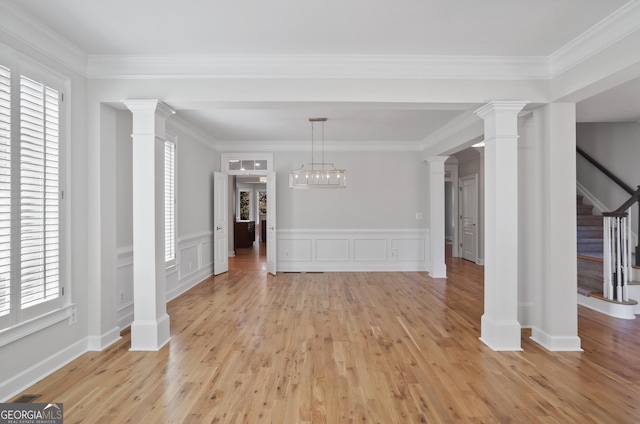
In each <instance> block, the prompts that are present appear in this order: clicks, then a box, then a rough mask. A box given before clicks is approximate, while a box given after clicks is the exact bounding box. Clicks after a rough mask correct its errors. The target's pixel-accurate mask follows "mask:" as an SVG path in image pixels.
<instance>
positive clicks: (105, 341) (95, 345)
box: [87, 327, 120, 352]
mask: <svg viewBox="0 0 640 424" xmlns="http://www.w3.org/2000/svg"><path fill="white" fill-rule="evenodd" d="M118 340H120V327H114V328H112V329H111V330H109V331H107V332H106V333H104V334H102V335H101V336H96V337H93V336H89V337H87V349H88V350H90V351H94V352H100V351H102V350H105V349H106V348H108V347H109V346H111V345H112V344H114V343H115V342H117V341H118Z"/></svg>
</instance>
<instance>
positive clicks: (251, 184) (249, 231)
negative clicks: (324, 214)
mask: <svg viewBox="0 0 640 424" xmlns="http://www.w3.org/2000/svg"><path fill="white" fill-rule="evenodd" d="M220 161H221V169H222V172H223V173H224V174H226V175H227V178H226V180H225V181H226V182H227V186H228V188H229V189H228V194H227V195H226V196H225V199H226V200H227V202H226V203H227V204H228V205H227V206H226V210H227V215H226V216H227V217H228V222H229V225H228V232H229V238H228V240H227V243H226V244H225V249H224V250H225V253H227V254H228V257H229V259H230V260H229V261H228V262H229V266H230V268H232V269H234V268H236V267H240V265H239V264H242V261H241V260H240V258H241V257H245V258H251V259H250V262H248V263H246V262H245V263H244V267H242V268H241V269H249V268H251V269H257V270H263V269H264V270H266V272H268V273H269V274H273V275H275V274H276V263H277V255H276V252H277V247H276V245H277V243H276V242H277V237H276V198H277V197H276V174H275V172H273V154H272V153H223V154H221V156H220ZM241 192H242V193H246V194H241ZM261 192H264V194H262V200H263V201H262V204H263V205H264V206H265V208H264V209H266V210H265V211H264V212H266V213H265V214H262V212H263V211H261V208H260V196H261V194H260V193H261ZM241 211H242V215H241ZM262 218H264V219H262ZM240 249H251V250H250V251H248V250H240ZM236 250H237V252H236ZM249 252H251V253H252V254H251V255H243V254H244V253H249ZM236 257H237V258H238V259H235V258H236ZM232 258H233V259H232ZM264 258H266V260H265V259H264ZM232 261H233V263H231V262H232ZM265 262H266V264H265Z"/></svg>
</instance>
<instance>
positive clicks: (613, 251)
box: [602, 186, 640, 302]
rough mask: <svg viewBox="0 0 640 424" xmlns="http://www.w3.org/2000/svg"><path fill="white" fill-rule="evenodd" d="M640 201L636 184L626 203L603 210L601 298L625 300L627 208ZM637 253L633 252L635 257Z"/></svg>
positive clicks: (628, 254)
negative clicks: (602, 279) (602, 278)
mask: <svg viewBox="0 0 640 424" xmlns="http://www.w3.org/2000/svg"><path fill="white" fill-rule="evenodd" d="M638 201H640V186H638V189H637V190H636V191H635V192H634V193H633V196H631V197H630V198H629V199H628V200H627V201H626V202H624V203H623V204H622V206H620V207H619V208H618V209H616V210H615V211H613V212H604V213H603V214H602V216H603V220H604V234H603V235H604V249H603V265H604V282H603V287H602V292H603V295H604V297H605V299H609V300H616V301H618V302H626V301H628V300H629V295H628V293H627V286H628V284H629V276H630V275H631V263H632V262H631V207H632V206H633V205H634V204H635V203H636V202H638ZM637 258H638V256H637V253H636V260H637Z"/></svg>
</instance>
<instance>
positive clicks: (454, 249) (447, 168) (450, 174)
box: [444, 163, 461, 258]
mask: <svg viewBox="0 0 640 424" xmlns="http://www.w3.org/2000/svg"><path fill="white" fill-rule="evenodd" d="M444 181H445V182H450V183H451V188H452V190H453V193H451V210H450V211H449V213H451V214H452V217H451V224H452V225H453V241H452V246H451V256H453V257H454V258H459V257H460V256H461V255H460V249H459V247H458V245H459V243H460V242H459V241H458V240H460V237H459V236H458V227H459V225H458V215H459V214H460V211H459V210H458V203H459V202H458V187H459V185H458V184H459V182H458V164H457V163H456V164H447V163H445V165H444ZM445 187H446V185H445ZM445 208H446V206H445ZM445 213H446V210H445Z"/></svg>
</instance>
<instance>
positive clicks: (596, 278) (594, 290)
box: [576, 195, 640, 319]
mask: <svg viewBox="0 0 640 424" xmlns="http://www.w3.org/2000/svg"><path fill="white" fill-rule="evenodd" d="M576 209H577V213H578V216H577V221H578V227H577V239H578V294H579V295H582V296H579V297H578V303H579V304H581V305H583V306H586V307H588V308H591V309H595V310H597V311H600V312H602V313H605V314H607V315H611V316H614V317H617V318H624V319H634V318H635V313H640V308H639V307H638V302H636V301H635V300H633V301H632V300H630V301H629V302H616V301H611V300H607V299H604V297H603V295H602V286H603V281H604V272H603V269H604V266H603V260H602V256H603V254H602V249H603V243H604V240H603V232H604V231H603V218H602V216H601V215H594V214H593V206H592V205H586V204H584V203H583V197H582V196H580V195H578V196H577V204H576ZM634 271H637V270H634ZM634 283H635V282H631V283H630V284H634ZM637 284H638V283H635V284H634V285H637ZM637 287H639V288H640V286H637Z"/></svg>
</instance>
